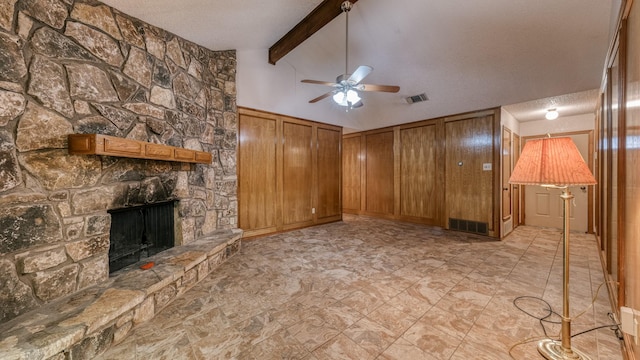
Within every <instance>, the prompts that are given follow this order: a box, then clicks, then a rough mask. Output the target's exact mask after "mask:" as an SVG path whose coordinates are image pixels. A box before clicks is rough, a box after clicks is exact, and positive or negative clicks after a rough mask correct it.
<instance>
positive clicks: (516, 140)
mask: <svg viewBox="0 0 640 360" xmlns="http://www.w3.org/2000/svg"><path fill="white" fill-rule="evenodd" d="M518 159H520V136H519V135H518V134H513V162H512V165H511V172H513V168H514V167H515V166H516V164H517V163H518ZM511 191H512V196H511V199H512V202H511V203H512V206H511V208H512V209H513V228H514V229H515V228H517V227H518V225H520V224H521V223H522V220H521V219H520V185H515V184H514V185H511Z"/></svg>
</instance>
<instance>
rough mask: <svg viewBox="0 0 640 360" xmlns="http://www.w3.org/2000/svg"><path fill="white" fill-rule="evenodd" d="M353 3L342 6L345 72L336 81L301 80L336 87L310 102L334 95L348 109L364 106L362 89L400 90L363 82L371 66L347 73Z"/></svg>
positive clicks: (393, 86) (335, 99)
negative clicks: (344, 19) (361, 97)
mask: <svg viewBox="0 0 640 360" xmlns="http://www.w3.org/2000/svg"><path fill="white" fill-rule="evenodd" d="M352 6H353V3H352V2H351V1H348V0H347V1H344V2H342V5H341V6H340V9H341V10H342V12H344V13H345V18H346V26H345V42H344V43H345V44H344V45H345V61H344V72H345V73H344V74H342V75H339V76H338V77H337V78H336V82H328V81H319V80H309V79H305V80H301V82H303V83H308V84H317V85H325V86H331V87H333V88H334V89H333V90H331V91H329V92H327V93H324V94H322V95H320V96H318V97H317V98H315V99H311V100H309V102H310V103H315V102H318V101H320V100H322V99H325V98H328V97H329V96H332V98H333V101H334V102H335V103H336V104H338V105H339V106H344V107H345V108H346V110H347V111H349V110H351V109H355V108H359V107H361V106H362V101H361V100H360V94H359V92H360V91H381V92H390V93H396V92H398V91H400V87H399V86H395V85H372V84H361V83H360V81H362V80H363V79H364V78H365V77H366V76H367V75H369V74H370V73H371V71H373V68H372V67H371V66H367V65H361V66H359V67H358V68H357V69H356V71H354V72H353V74H347V70H348V69H349V11H351V7H352Z"/></svg>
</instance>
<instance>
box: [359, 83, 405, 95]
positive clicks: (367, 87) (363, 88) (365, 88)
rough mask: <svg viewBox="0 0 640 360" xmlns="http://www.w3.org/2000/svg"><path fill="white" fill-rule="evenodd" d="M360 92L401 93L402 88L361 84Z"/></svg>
mask: <svg viewBox="0 0 640 360" xmlns="http://www.w3.org/2000/svg"><path fill="white" fill-rule="evenodd" d="M357 88H358V90H360V91H382V92H392V93H397V92H398V91H400V86H395V85H373V84H360V85H359V86H358V87H357Z"/></svg>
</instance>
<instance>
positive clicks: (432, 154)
mask: <svg viewBox="0 0 640 360" xmlns="http://www.w3.org/2000/svg"><path fill="white" fill-rule="evenodd" d="M436 153H437V143H436V125H435V123H434V124H432V125H426V126H420V127H413V128H409V129H402V130H400V174H401V177H400V215H402V216H408V217H416V218H421V219H429V220H431V221H432V222H433V223H434V224H436V223H437V220H438V217H439V216H438V212H439V210H438V209H439V208H440V206H441V203H442V201H441V200H440V196H439V194H438V193H439V192H440V191H441V189H438V187H437V180H438V161H437V157H436Z"/></svg>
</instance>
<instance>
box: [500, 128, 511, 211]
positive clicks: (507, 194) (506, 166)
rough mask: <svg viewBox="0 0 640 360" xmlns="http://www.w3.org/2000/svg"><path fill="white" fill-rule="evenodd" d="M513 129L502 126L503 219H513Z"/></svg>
mask: <svg viewBox="0 0 640 360" xmlns="http://www.w3.org/2000/svg"><path fill="white" fill-rule="evenodd" d="M511 166H512V165H511V130H509V129H507V127H505V126H503V127H502V221H506V220H509V219H511V209H512V208H511V205H512V204H511V186H510V185H509V178H510V177H511Z"/></svg>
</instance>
